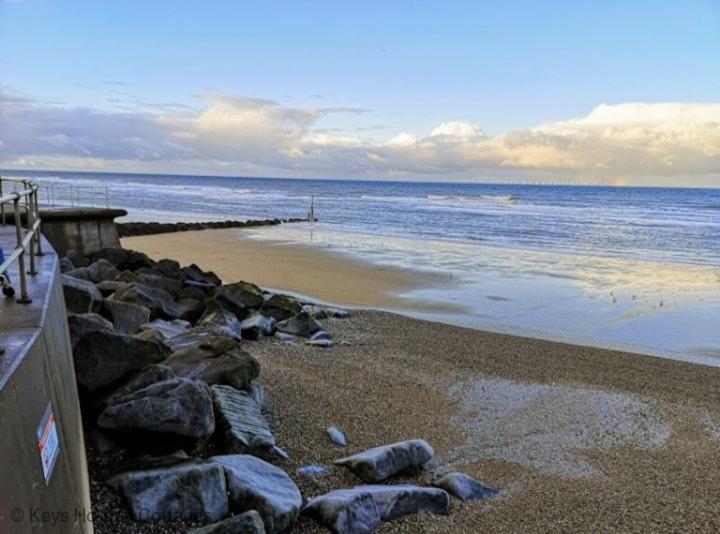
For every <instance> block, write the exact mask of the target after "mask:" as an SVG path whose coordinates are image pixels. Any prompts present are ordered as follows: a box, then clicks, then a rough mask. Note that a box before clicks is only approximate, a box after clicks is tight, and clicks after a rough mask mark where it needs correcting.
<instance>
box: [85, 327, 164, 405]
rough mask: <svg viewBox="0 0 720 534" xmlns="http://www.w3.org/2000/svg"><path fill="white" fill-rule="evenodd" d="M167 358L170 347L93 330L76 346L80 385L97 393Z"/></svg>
mask: <svg viewBox="0 0 720 534" xmlns="http://www.w3.org/2000/svg"><path fill="white" fill-rule="evenodd" d="M167 355H168V349H167V347H165V346H163V345H161V344H160V343H156V342H154V341H143V340H141V339H137V338H134V337H132V336H128V335H126V334H119V333H117V332H112V331H109V330H92V331H89V332H87V333H86V334H85V335H84V336H82V337H81V338H80V339H79V340H78V341H77V343H76V344H75V347H74V350H73V359H74V361H75V375H76V377H77V381H78V384H80V385H82V386H84V387H85V388H87V389H88V390H90V391H94V390H96V389H99V388H102V387H104V386H108V385H110V384H112V383H114V382H117V381H118V380H121V379H123V378H125V377H126V376H128V375H129V374H130V373H132V372H133V371H136V370H138V369H140V368H142V367H144V366H146V365H148V364H151V363H159V362H161V361H163V360H164V359H165V358H167Z"/></svg>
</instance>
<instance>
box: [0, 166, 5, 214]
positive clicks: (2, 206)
mask: <svg viewBox="0 0 720 534" xmlns="http://www.w3.org/2000/svg"><path fill="white" fill-rule="evenodd" d="M2 195H3V187H2V177H0V197H1V196H2ZM0 217H2V225H3V226H5V204H0Z"/></svg>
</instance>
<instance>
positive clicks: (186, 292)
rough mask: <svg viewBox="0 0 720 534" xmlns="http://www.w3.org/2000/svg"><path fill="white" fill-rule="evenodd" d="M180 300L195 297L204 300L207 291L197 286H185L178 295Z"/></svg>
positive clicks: (194, 298)
mask: <svg viewBox="0 0 720 534" xmlns="http://www.w3.org/2000/svg"><path fill="white" fill-rule="evenodd" d="M177 299H178V300H182V299H193V300H199V301H203V300H205V292H204V291H203V290H202V289H198V288H197V287H190V286H184V287H183V288H182V289H181V290H180V293H178V296H177Z"/></svg>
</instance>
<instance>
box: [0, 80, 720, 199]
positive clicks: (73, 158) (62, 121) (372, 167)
mask: <svg viewBox="0 0 720 534" xmlns="http://www.w3.org/2000/svg"><path fill="white" fill-rule="evenodd" d="M201 98H202V101H203V103H204V106H203V107H202V108H201V110H200V111H193V110H189V109H181V108H177V107H163V106H160V107H159V108H157V109H156V112H155V113H147V112H123V113H117V112H108V111H100V110H95V109H87V108H68V107H64V106H60V105H57V104H48V103H39V102H36V101H32V100H30V99H29V98H27V97H25V96H23V95H21V94H18V93H13V92H11V91H8V90H7V89H5V90H2V91H0V164H1V165H3V166H4V167H10V168H12V167H21V166H32V167H42V166H45V167H47V168H76V169H82V168H83V167H88V168H97V167H100V168H102V167H103V166H105V168H107V169H108V170H131V171H143V170H146V171H150V172H186V173H191V172H203V173H213V172H217V173H221V174H257V175H268V176H346V177H372V178H382V177H386V176H387V177H395V178H397V177H413V178H423V177H425V178H428V179H436V180H443V179H458V178H460V179H483V178H488V177H491V178H503V177H508V178H518V177H522V178H533V177H538V176H553V177H562V178H563V179H567V180H571V179H574V178H579V179H587V178H593V179H600V180H603V179H608V180H609V179H611V178H612V179H613V180H616V179H618V177H625V179H626V180H627V181H628V182H629V183H651V182H653V183H680V184H693V185H720V175H719V174H718V170H719V169H720V104H702V103H697V104H693V103H665V104H644V103H635V104H619V105H608V104H602V105H600V106H598V107H596V108H595V109H593V110H591V112H590V113H589V114H588V115H586V116H584V117H579V118H574V119H569V120H564V121H558V122H554V123H549V124H543V125H539V126H537V127H534V128H531V129H527V130H521V131H515V132H509V133H506V134H503V135H499V136H495V137H487V136H485V135H484V134H483V132H482V130H481V129H480V127H479V126H477V125H475V124H472V123H469V122H463V121H453V122H443V123H441V124H439V125H438V126H437V127H436V128H434V129H433V130H431V132H430V133H429V134H428V135H426V136H424V137H422V136H419V135H417V134H416V133H411V132H402V133H399V134H397V135H395V136H393V137H391V138H389V139H386V140H373V139H367V138H361V137H356V136H353V135H349V134H343V133H342V130H341V129H337V128H335V129H333V128H321V127H319V125H318V123H319V122H320V121H321V120H322V118H323V117H326V116H328V115H331V114H337V113H359V112H362V111H363V110H358V109H352V108H290V107H285V106H282V105H280V104H279V103H277V102H273V101H270V100H262V99H252V98H236V97H232V96H228V95H223V94H205V95H201ZM356 131H358V130H356Z"/></svg>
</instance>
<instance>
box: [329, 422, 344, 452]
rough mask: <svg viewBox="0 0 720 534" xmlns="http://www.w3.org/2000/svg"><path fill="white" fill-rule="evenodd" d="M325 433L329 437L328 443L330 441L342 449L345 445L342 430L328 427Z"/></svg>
mask: <svg viewBox="0 0 720 534" xmlns="http://www.w3.org/2000/svg"><path fill="white" fill-rule="evenodd" d="M326 432H327V435H328V436H330V441H332V442H333V443H334V444H335V445H337V446H338V447H344V446H345V445H347V440H346V439H345V434H343V432H342V430H340V429H339V428H338V427H336V426H331V427H328V428H327V430H326Z"/></svg>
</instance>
